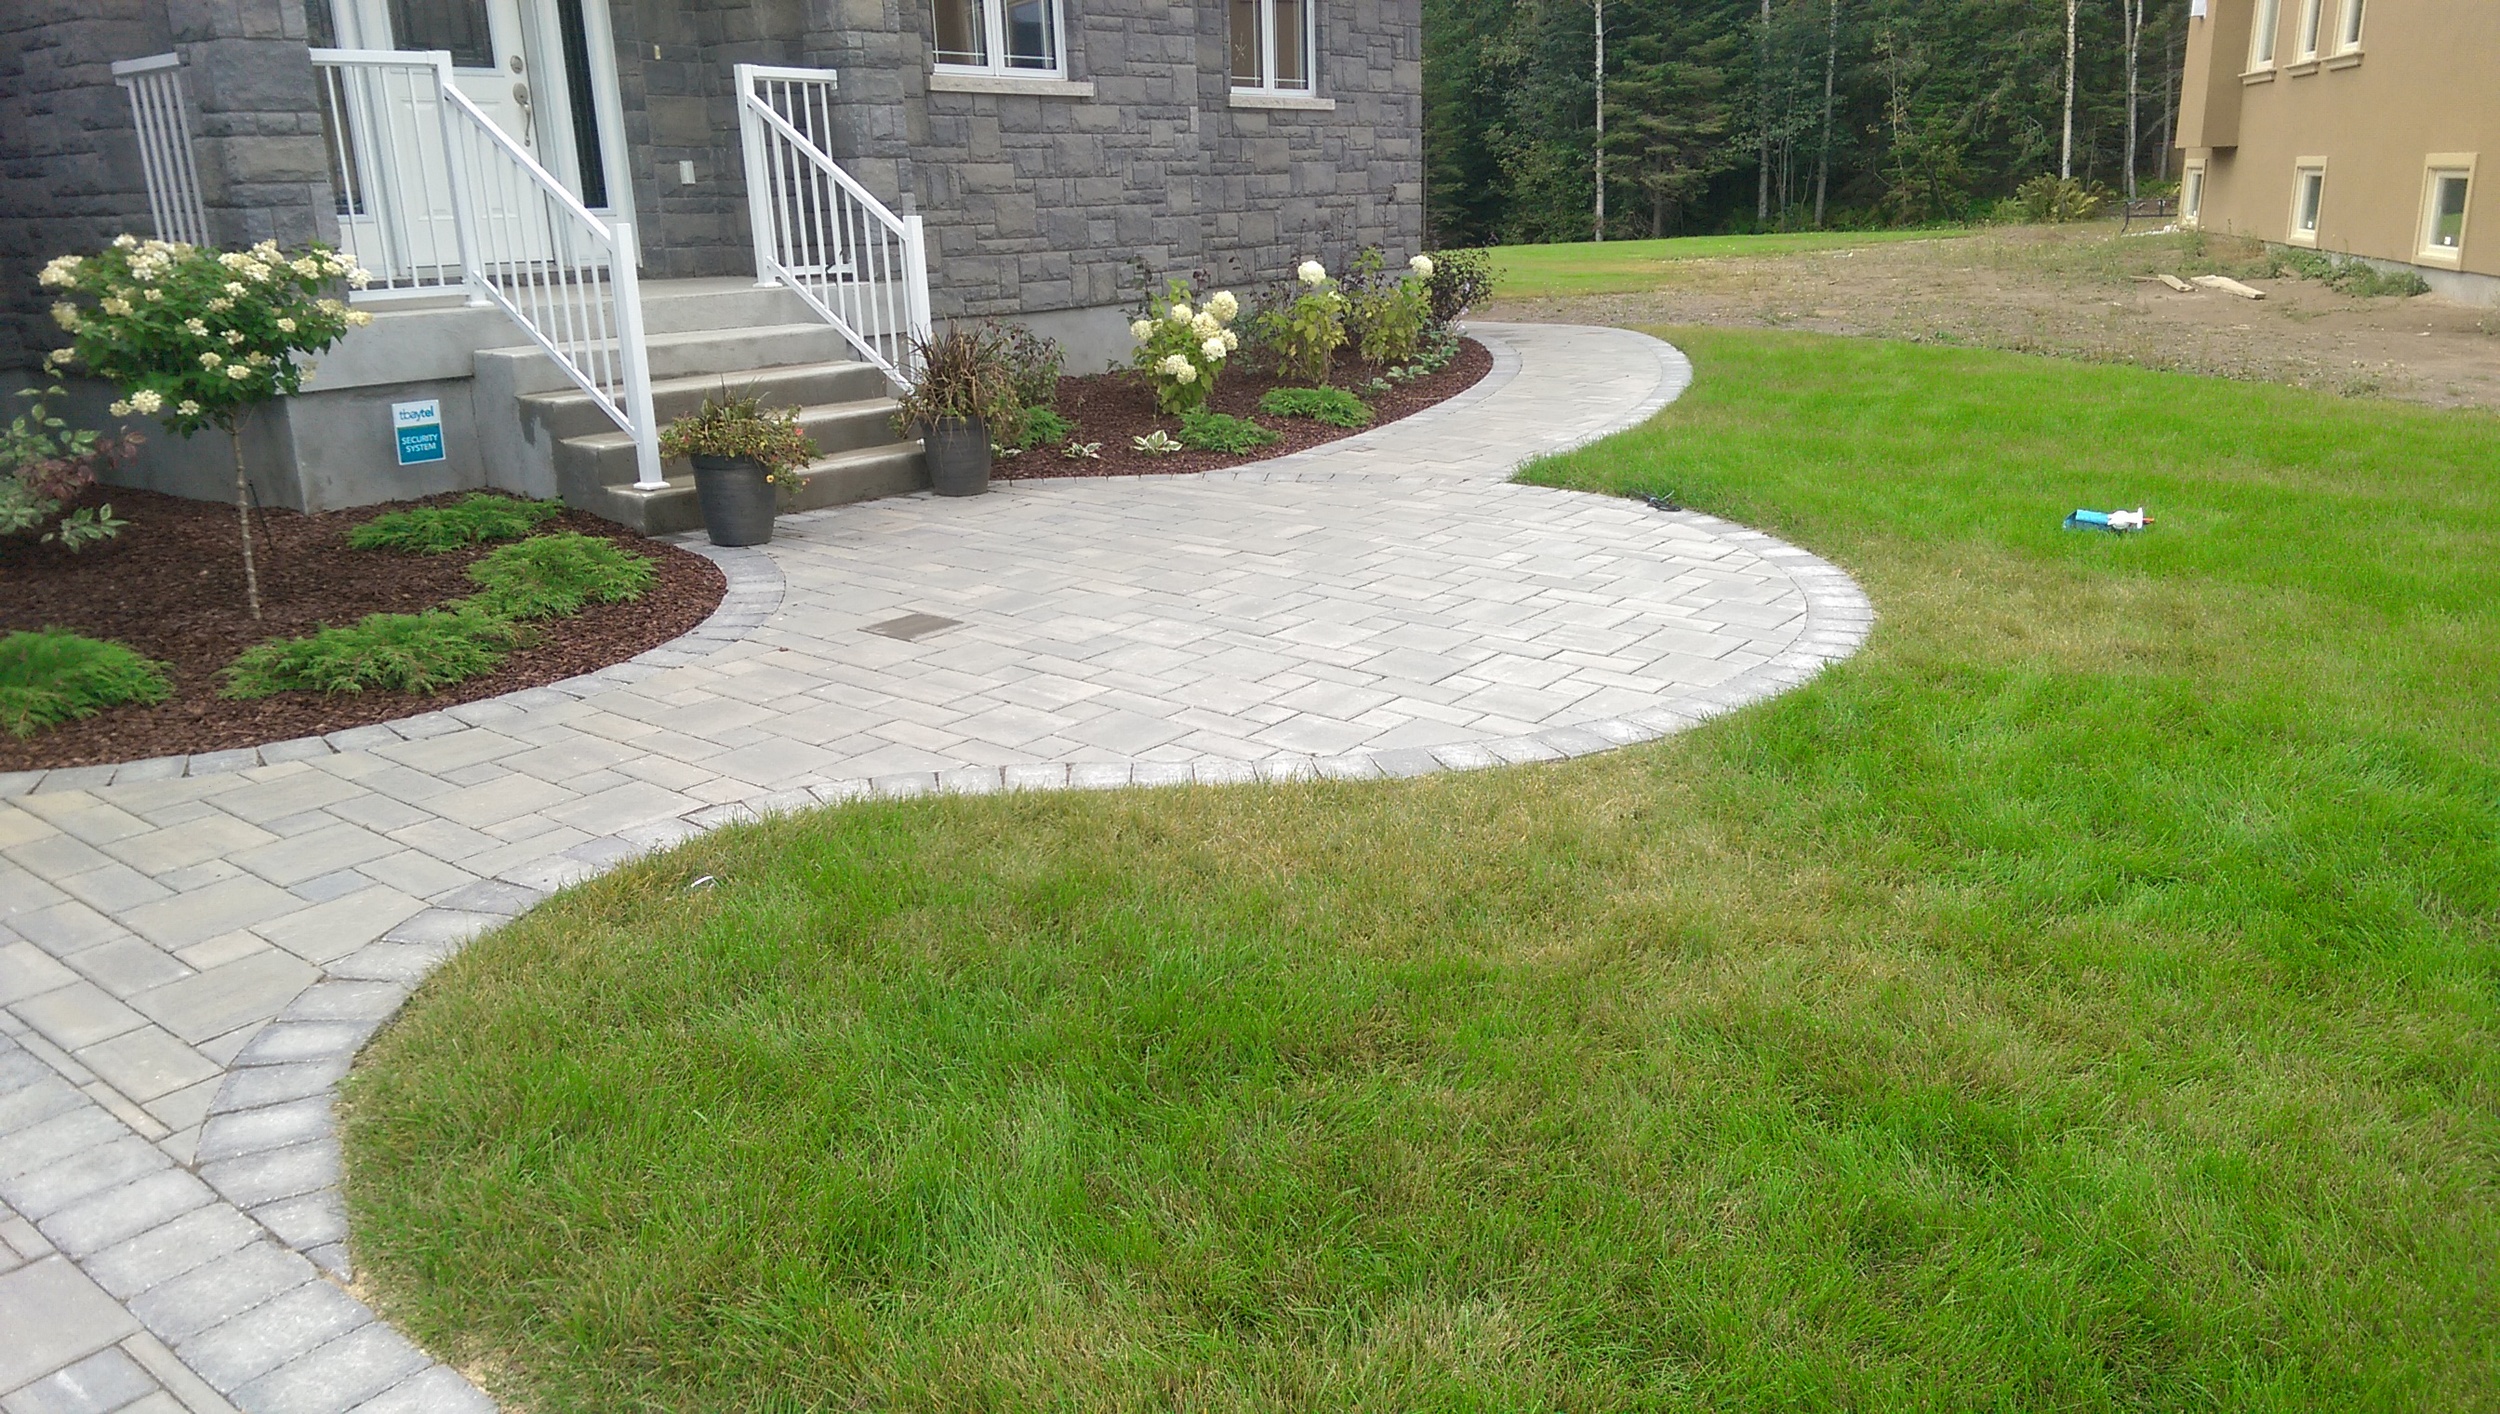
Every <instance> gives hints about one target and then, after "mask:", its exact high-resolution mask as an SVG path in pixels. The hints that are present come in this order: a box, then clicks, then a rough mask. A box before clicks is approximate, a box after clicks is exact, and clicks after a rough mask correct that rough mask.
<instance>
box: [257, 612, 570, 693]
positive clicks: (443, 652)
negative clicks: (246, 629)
mask: <svg viewBox="0 0 2500 1414" xmlns="http://www.w3.org/2000/svg"><path fill="white" fill-rule="evenodd" d="M531 636H532V632H531V630H529V629H527V628H525V627H523V626H522V625H520V624H517V623H514V622H513V621H512V620H510V619H506V618H501V617H498V616H497V615H494V614H491V613H488V612H486V611H485V610H484V609H481V608H478V607H476V606H474V605H472V604H469V603H467V602H461V603H458V604H456V605H453V606H451V607H448V608H441V609H428V610H426V611H425V612H424V613H421V614H367V615H365V616H364V617H363V618H361V619H359V620H357V621H356V622H355V623H353V624H349V625H346V626H345V627H341V628H325V629H322V630H321V631H319V632H318V633H311V634H306V635H305V636H303V637H301V638H282V639H278V640H275V641H273V642H269V643H263V644H258V645H256V646H254V647H251V648H247V649H245V650H244V651H243V652H242V653H241V654H240V655H239V656H237V657H236V658H235V660H234V662H233V663H232V664H230V665H229V666H228V667H227V668H226V690H225V691H226V696H228V697H239V698H253V697H267V696H270V695H271V694H273V693H280V692H366V691H373V692H439V691H441V690H442V689H444V688H446V687H450V686H451V685H452V684H454V683H459V682H465V681H467V680H468V679H470V678H473V677H478V676H481V675H483V674H485V673H490V672H493V671H494V670H495V668H496V667H497V666H498V665H500V664H501V663H502V662H503V660H504V655H505V654H506V653H508V652H510V651H511V650H512V649H514V648H516V647H519V646H520V645H521V644H522V643H524V642H526V641H527V640H528V639H529V638H530V637H531Z"/></svg>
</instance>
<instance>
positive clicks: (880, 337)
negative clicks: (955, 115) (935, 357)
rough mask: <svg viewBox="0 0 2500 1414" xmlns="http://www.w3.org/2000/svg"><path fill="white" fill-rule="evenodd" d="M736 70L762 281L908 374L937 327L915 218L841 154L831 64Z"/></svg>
mask: <svg viewBox="0 0 2500 1414" xmlns="http://www.w3.org/2000/svg"><path fill="white" fill-rule="evenodd" d="M736 75H737V87H738V133H739V137H740V140H741V141H742V142H743V144H744V146H745V150H746V179H747V218H748V221H749V223H750V224H751V225H752V227H753V229H754V233H755V278H756V283H757V284H759V285H779V286H783V287H786V288H788V289H790V290H793V291H795V292H796V293H797V294H798V296H799V298H800V299H802V300H805V301H806V302H807V305H808V307H809V308H811V309H813V310H814V311H816V314H817V316H818V317H820V318H822V319H823V320H824V321H825V322H826V323H828V324H831V325H832V326H833V327H834V328H835V329H837V330H839V331H841V334H842V337H843V338H845V339H847V340H849V342H850V344H851V347H853V348H855V349H857V350H858V351H859V353H860V356H861V357H863V358H865V359H867V360H868V361H869V362H870V363H873V364H875V365H877V367H879V368H881V369H884V370H885V373H886V376H887V377H889V378H892V379H894V380H895V381H897V382H907V381H909V379H910V376H911V372H912V348H913V343H914V341H915V340H920V339H926V338H928V337H929V323H930V320H929V256H928V242H927V237H926V235H925V234H924V233H923V231H922V229H921V224H920V217H919V215H918V214H917V213H912V214H906V215H900V216H898V215H896V214H895V213H894V212H893V211H892V210H891V209H890V208H888V207H887V206H886V204H885V203H884V202H882V201H879V200H877V198H876V197H875V196H873V195H871V194H870V193H869V191H868V189H867V188H866V187H864V186H861V185H860V184H859V182H858V180H857V179H855V178H853V177H852V176H851V174H850V173H848V172H845V171H843V170H842V167H841V164H839V163H837V162H835V161H834V160H833V157H832V155H831V151H832V147H833V140H832V130H833V91H834V74H833V71H832V70H830V69H785V68H774V67H770V66H767V65H763V64H740V65H738V66H737V69H736Z"/></svg>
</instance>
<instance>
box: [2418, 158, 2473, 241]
mask: <svg viewBox="0 0 2500 1414" xmlns="http://www.w3.org/2000/svg"><path fill="white" fill-rule="evenodd" d="M2473 164H2474V159H2473V157H2472V155H2471V154H2467V153H2454V152H2443V153H2438V154H2435V155H2434V156H2433V157H2432V158H2431V160H2430V167H2429V171H2428V172H2427V174H2426V175H2425V177H2424V180H2423V184H2422V187H2423V189H2422V247H2421V253H2422V259H2423V260H2424V261H2426V262H2428V263H2430V264H2434V265H2449V266H2454V265H2458V264H2460V263H2462V262H2463V260H2464V257H2465V218H2466V213H2467V211H2468V210H2469V208H2470V205H2471V203H2470V201H2469V198H2470V197H2471V196H2472V195H2473V189H2474V165H2473Z"/></svg>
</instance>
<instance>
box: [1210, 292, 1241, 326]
mask: <svg viewBox="0 0 2500 1414" xmlns="http://www.w3.org/2000/svg"><path fill="white" fill-rule="evenodd" d="M1207 309H1208V311H1209V312H1211V313H1212V314H1214V315H1215V317H1216V318H1218V319H1220V320H1222V321H1224V322H1225V323H1227V324H1230V323H1232V322H1233V320H1235V319H1236V318H1238V317H1240V315H1241V301H1240V300H1237V299H1235V298H1233V292H1232V291H1230V290H1217V291H1216V292H1215V297H1214V298H1213V299H1210V300H1208V301H1207Z"/></svg>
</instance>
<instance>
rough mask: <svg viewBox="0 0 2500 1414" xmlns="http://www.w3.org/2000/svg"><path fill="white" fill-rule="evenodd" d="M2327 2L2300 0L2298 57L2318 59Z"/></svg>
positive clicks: (2303, 59)
mask: <svg viewBox="0 0 2500 1414" xmlns="http://www.w3.org/2000/svg"><path fill="white" fill-rule="evenodd" d="M2326 6H2327V0H2300V57H2301V61H2302V62H2303V63H2306V62H2308V61H2309V60H2311V59H2315V58H2317V57H2318V41H2319V40H2321V39H2323V38H2325V37H2326Z"/></svg>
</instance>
